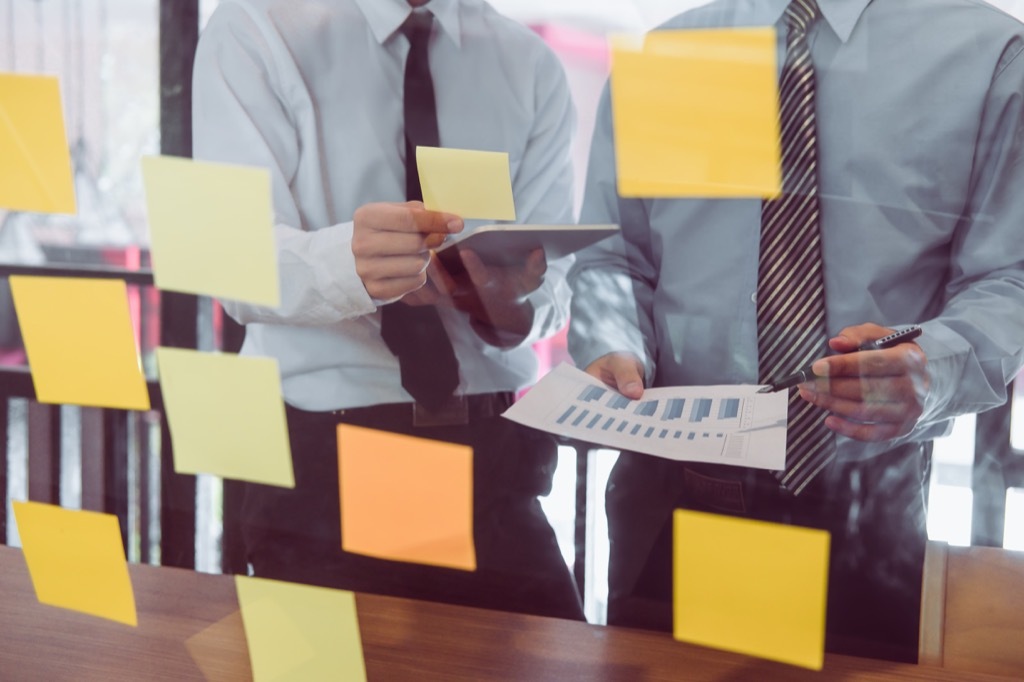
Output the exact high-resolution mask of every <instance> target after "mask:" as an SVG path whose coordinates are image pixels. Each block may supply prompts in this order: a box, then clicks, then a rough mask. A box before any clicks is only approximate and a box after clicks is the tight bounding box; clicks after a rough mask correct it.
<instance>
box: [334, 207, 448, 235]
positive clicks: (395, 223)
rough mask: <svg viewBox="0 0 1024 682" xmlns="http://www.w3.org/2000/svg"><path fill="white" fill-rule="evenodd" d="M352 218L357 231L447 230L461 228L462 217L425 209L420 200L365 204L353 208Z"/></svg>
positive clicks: (434, 231)
mask: <svg viewBox="0 0 1024 682" xmlns="http://www.w3.org/2000/svg"><path fill="white" fill-rule="evenodd" d="M353 222H354V226H355V229H356V231H365V230H369V231H375V232H421V233H426V234H429V233H443V234H450V233H454V232H461V231H462V228H463V222H462V218H460V217H458V216H457V215H454V214H452V213H442V212H439V211H428V210H426V209H425V208H423V206H422V204H421V203H420V202H406V203H403V204H390V203H376V204H365V205H363V206H360V207H359V208H358V209H356V212H355V214H354V216H353Z"/></svg>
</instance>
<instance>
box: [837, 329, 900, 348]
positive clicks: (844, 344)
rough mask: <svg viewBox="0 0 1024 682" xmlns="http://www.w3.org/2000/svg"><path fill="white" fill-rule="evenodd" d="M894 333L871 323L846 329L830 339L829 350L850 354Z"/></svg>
mask: <svg viewBox="0 0 1024 682" xmlns="http://www.w3.org/2000/svg"><path fill="white" fill-rule="evenodd" d="M893 331H894V330H892V329H889V328H888V327H882V326H880V325H877V324H874V323H871V322H868V323H865V324H858V325H854V326H851V327H844V328H843V329H842V330H840V332H839V333H838V334H836V335H835V336H833V337H832V338H831V339H829V342H828V345H829V348H831V349H832V350H834V351H837V352H839V353H849V352H852V351H855V350H857V348H859V347H860V346H861V345H862V344H864V343H867V342H868V341H874V340H875V339H880V338H882V337H883V336H887V335H889V334H891V333H892V332H893Z"/></svg>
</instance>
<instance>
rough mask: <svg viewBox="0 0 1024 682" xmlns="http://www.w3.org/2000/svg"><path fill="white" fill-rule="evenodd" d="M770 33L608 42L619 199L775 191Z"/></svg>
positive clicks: (666, 34)
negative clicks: (632, 43)
mask: <svg viewBox="0 0 1024 682" xmlns="http://www.w3.org/2000/svg"><path fill="white" fill-rule="evenodd" d="M776 60H777V58H776V37H775V30H774V29H773V28H738V29H700V30H685V31H680V30H674V31H655V32H653V33H651V34H649V35H648V36H647V37H646V40H645V41H644V43H643V45H642V47H639V48H638V47H636V46H635V45H633V46H631V45H629V44H628V43H627V41H625V40H624V39H619V40H617V41H613V44H612V68H611V96H612V117H613V122H614V126H615V157H616V167H617V172H618V185H619V194H620V195H622V196H624V197H762V198H767V197H775V196H778V194H779V192H780V190H781V184H782V172H781V161H780V143H779V113H778V111H779V108H778V84H777V78H778V75H777V71H776Z"/></svg>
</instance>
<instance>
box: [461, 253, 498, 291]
mask: <svg viewBox="0 0 1024 682" xmlns="http://www.w3.org/2000/svg"><path fill="white" fill-rule="evenodd" d="M459 257H460V258H461V259H462V266H463V267H464V268H465V269H466V274H467V275H469V281H470V282H472V283H473V286H474V287H476V288H477V290H479V291H482V290H484V289H486V288H488V285H489V284H490V283H491V281H492V280H493V279H494V273H493V272H492V268H489V267H488V266H486V265H484V262H483V260H482V259H481V258H480V256H479V255H477V253H476V251H473V250H472V249H463V250H460V251H459ZM492 288H493V287H492Z"/></svg>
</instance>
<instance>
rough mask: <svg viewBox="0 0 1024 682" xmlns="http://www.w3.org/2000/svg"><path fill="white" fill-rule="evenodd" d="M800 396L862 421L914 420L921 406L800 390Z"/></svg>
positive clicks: (908, 402)
mask: <svg viewBox="0 0 1024 682" xmlns="http://www.w3.org/2000/svg"><path fill="white" fill-rule="evenodd" d="M800 397H801V398H803V399H804V400H806V401H807V402H809V403H811V404H812V405H814V406H816V407H820V408H821V409H823V410H825V411H827V412H830V413H832V414H835V415H836V416H839V417H842V418H844V419H851V420H856V421H862V422H879V423H900V424H902V423H904V422H906V421H908V420H913V421H916V420H917V417H919V416H920V415H921V407H920V406H919V405H918V403H917V402H916V401H901V402H886V401H863V400H850V399H848V398H839V397H836V396H834V395H824V394H820V393H817V394H816V393H810V392H805V391H804V390H803V388H801V391H800Z"/></svg>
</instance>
